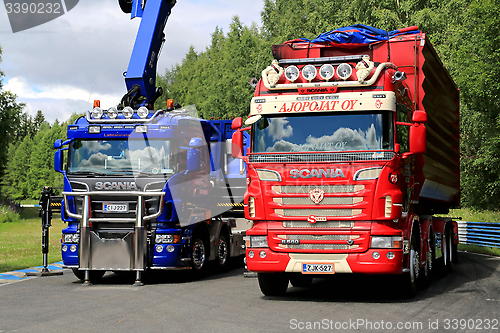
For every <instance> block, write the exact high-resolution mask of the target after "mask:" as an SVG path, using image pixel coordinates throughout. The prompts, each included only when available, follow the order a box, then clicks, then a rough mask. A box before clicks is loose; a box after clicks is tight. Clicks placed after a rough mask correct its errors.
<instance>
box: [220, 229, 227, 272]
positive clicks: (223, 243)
mask: <svg viewBox="0 0 500 333" xmlns="http://www.w3.org/2000/svg"><path fill="white" fill-rule="evenodd" d="M228 239H229V237H228V236H227V233H226V232H221V233H220V235H219V241H218V242H217V264H218V265H219V267H220V268H226V267H227V261H228V259H229V243H228Z"/></svg>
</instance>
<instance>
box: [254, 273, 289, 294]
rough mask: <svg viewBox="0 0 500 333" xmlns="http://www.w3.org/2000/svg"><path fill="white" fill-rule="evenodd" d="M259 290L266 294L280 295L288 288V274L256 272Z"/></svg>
mask: <svg viewBox="0 0 500 333" xmlns="http://www.w3.org/2000/svg"><path fill="white" fill-rule="evenodd" d="M257 277H258V279H259V287H260V291H262V293H263V294H264V295H266V296H281V295H284V294H285V293H286V289H287V288H288V276H286V275H285V274H283V273H258V274H257Z"/></svg>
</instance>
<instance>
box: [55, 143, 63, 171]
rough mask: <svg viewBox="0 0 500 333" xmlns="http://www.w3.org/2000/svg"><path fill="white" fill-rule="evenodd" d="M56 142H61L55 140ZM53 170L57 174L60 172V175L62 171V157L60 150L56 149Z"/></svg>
mask: <svg viewBox="0 0 500 333" xmlns="http://www.w3.org/2000/svg"><path fill="white" fill-rule="evenodd" d="M57 141H61V142H62V140H57ZM57 141H56V142H57ZM54 146H55V144H54ZM54 170H55V171H57V172H60V173H62V172H63V170H64V169H63V156H62V150H61V149H58V150H57V151H56V152H55V154H54Z"/></svg>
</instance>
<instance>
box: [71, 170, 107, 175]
mask: <svg viewBox="0 0 500 333" xmlns="http://www.w3.org/2000/svg"><path fill="white" fill-rule="evenodd" d="M69 174H70V175H86V176H108V174H107V173H104V172H96V171H73V172H71V173H69Z"/></svg>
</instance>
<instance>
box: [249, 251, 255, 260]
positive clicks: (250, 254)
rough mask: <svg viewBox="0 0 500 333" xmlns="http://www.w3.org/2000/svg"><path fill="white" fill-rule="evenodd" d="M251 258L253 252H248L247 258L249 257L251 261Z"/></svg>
mask: <svg viewBox="0 0 500 333" xmlns="http://www.w3.org/2000/svg"><path fill="white" fill-rule="evenodd" d="M253 256H254V253H253V251H248V257H249V258H250V259H252V258H253Z"/></svg>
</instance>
